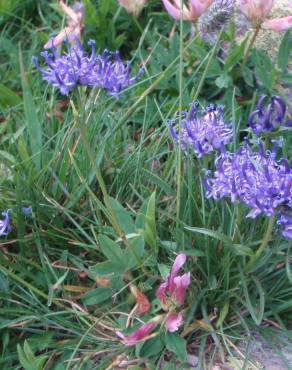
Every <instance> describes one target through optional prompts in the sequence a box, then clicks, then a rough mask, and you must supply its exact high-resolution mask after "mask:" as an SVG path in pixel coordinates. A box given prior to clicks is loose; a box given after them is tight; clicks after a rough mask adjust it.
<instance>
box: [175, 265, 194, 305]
mask: <svg viewBox="0 0 292 370" xmlns="http://www.w3.org/2000/svg"><path fill="white" fill-rule="evenodd" d="M190 283H191V273H190V272H188V273H186V274H183V275H182V276H177V277H175V278H174V284H175V286H176V289H175V298H176V301H177V303H178V304H180V305H183V304H184V301H185V297H186V290H187V288H188V286H189V285H190Z"/></svg>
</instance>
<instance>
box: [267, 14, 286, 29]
mask: <svg viewBox="0 0 292 370" xmlns="http://www.w3.org/2000/svg"><path fill="white" fill-rule="evenodd" d="M263 27H264V28H266V29H268V30H272V31H276V32H286V31H288V30H289V29H290V28H292V15H288V16H287V17H282V18H275V19H269V20H267V21H265V22H264V23H263Z"/></svg>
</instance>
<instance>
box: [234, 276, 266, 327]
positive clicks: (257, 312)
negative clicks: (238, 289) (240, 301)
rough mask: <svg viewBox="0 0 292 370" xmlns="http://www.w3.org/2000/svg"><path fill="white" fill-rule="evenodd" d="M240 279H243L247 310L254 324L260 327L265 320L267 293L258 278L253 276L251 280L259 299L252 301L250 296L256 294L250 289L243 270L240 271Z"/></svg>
mask: <svg viewBox="0 0 292 370" xmlns="http://www.w3.org/2000/svg"><path fill="white" fill-rule="evenodd" d="M240 277H241V283H242V286H243V293H244V297H245V301H246V306H247V309H248V310H249V313H250V315H251V317H252V318H253V320H254V322H255V323H256V324H257V325H260V324H261V322H262V320H263V316H264V312H265V292H264V290H263V288H262V286H261V283H260V282H259V280H258V279H257V278H256V277H254V276H252V277H251V278H252V280H253V282H254V284H255V286H256V288H257V291H258V293H259V299H258V298H257V297H254V299H252V298H251V296H250V294H253V293H254V289H248V286H247V283H246V278H245V276H244V274H243V272H242V270H240Z"/></svg>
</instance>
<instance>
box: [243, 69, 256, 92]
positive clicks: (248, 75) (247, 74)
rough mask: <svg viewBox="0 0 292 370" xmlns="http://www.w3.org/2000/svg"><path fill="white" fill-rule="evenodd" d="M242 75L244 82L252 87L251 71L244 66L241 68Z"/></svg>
mask: <svg viewBox="0 0 292 370" xmlns="http://www.w3.org/2000/svg"><path fill="white" fill-rule="evenodd" d="M242 77H243V79H244V81H245V83H246V84H247V85H248V86H250V87H253V86H254V81H253V73H252V71H251V70H250V69H249V68H248V67H244V68H243V70H242Z"/></svg>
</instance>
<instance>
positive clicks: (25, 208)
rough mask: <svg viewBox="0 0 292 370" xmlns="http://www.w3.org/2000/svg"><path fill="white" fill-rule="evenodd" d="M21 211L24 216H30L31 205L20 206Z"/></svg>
mask: <svg viewBox="0 0 292 370" xmlns="http://www.w3.org/2000/svg"><path fill="white" fill-rule="evenodd" d="M22 213H23V214H24V216H30V215H31V207H22Z"/></svg>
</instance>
